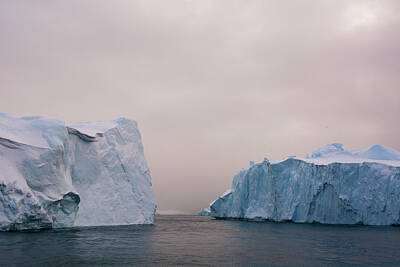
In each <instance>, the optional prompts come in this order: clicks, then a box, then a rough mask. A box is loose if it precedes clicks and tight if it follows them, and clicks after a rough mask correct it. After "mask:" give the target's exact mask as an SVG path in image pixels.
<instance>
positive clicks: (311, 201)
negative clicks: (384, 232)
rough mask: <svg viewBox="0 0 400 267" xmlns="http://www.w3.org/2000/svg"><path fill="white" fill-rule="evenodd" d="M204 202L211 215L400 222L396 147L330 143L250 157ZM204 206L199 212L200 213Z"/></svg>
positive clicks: (399, 156) (328, 221)
mask: <svg viewBox="0 0 400 267" xmlns="http://www.w3.org/2000/svg"><path fill="white" fill-rule="evenodd" d="M250 165H251V166H250V168H249V169H243V170H242V171H240V172H239V173H238V174H236V176H235V177H234V179H233V183H232V189H230V190H228V191H226V192H225V193H224V194H223V195H222V196H221V197H219V198H218V199H217V200H215V201H214V202H213V203H211V204H210V207H209V214H210V215H211V216H213V217H216V218H232V219H249V220H270V221H276V222H280V221H292V222H299V223H325V224H365V225H399V224H400V153H399V152H397V151H395V150H393V149H390V148H387V147H384V146H382V145H374V146H372V147H370V148H368V149H365V150H357V151H346V150H344V149H343V146H342V145H341V144H330V145H327V146H325V147H323V148H320V149H318V150H316V151H315V152H314V153H312V156H311V157H305V158H299V157H290V158H287V159H284V160H281V161H271V162H270V161H269V160H268V159H264V161H263V162H261V163H257V164H254V163H251V164H250ZM206 213H207V212H204V214H205V215H207V214H206Z"/></svg>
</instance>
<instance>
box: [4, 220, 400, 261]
mask: <svg viewBox="0 0 400 267" xmlns="http://www.w3.org/2000/svg"><path fill="white" fill-rule="evenodd" d="M399 241H400V228H399V227H391V226H381V227H374V226H333V225H319V224H294V223H269V222H246V221H227V220H215V219H212V218H210V217H201V216H194V215H179V216H173V215H168V216H167V215H161V216H156V221H155V224H154V225H131V226H109V227H80V228H71V229H58V230H46V231H40V232H5V233H4V232H3V233H0V255H2V256H1V257H0V266H12V265H18V266H35V265H36V266H43V265H50V266H53V265H57V266H66V265H70V266H72V265H74V266H76V265H78V266H87V265H92V266H96V265H113V264H115V265H118V266H120V265H152V266H154V265H176V264H184V265H218V266H221V265H242V266H243V265H245V266H249V265H265V264H268V265H276V266H282V265H283V266H287V265H290V266H298V265H307V266H321V265H353V264H357V265H364V266H367V265H368V266H370V265H383V264H384V265H386V266H390V265H393V266H395V265H397V266H398V265H400V253H399V251H398V247H397V245H398V242H399Z"/></svg>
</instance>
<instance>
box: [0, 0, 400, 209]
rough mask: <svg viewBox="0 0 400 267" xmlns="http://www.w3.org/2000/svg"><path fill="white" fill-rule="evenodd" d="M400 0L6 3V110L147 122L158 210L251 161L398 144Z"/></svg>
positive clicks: (202, 202) (223, 181)
mask: <svg viewBox="0 0 400 267" xmlns="http://www.w3.org/2000/svg"><path fill="white" fill-rule="evenodd" d="M399 12H400V1H397V0H393V1H391V0H386V1H367V0H365V1H357V0H354V1H344V0H343V1H337V0H332V1H317V0H315V1H264V0H263V1H261V0H260V1H257V0H255V1H236V0H219V1H215V0H214V1H211V0H201V1H200V0H197V1H196V0H192V1H188V0H186V1H184V0H170V1H162V0H159V1H154V0H150V1H149V0H146V1H121V0H116V1H106V0H96V1H95V0H92V1H89V0H87V1H78V0H72V1H59V0H55V1H13V0H3V1H1V2H0V111H1V112H6V113H9V114H12V115H16V116H24V115H41V116H46V117H52V118H58V119H61V120H64V121H66V122H68V123H72V122H78V121H88V120H105V119H107V120H108V119H115V118H118V117H128V118H131V119H135V120H137V121H138V123H139V127H140V130H141V132H142V137H143V142H144V146H145V153H146V157H147V160H148V163H149V165H150V168H151V172H152V177H153V188H154V192H155V195H156V198H157V204H158V207H159V209H160V210H168V211H171V210H178V211H183V212H187V213H195V212H197V211H199V210H200V209H201V208H204V207H206V206H207V205H208V204H209V202H210V201H212V200H214V199H215V198H216V197H217V196H218V195H219V194H221V193H222V192H224V191H225V189H227V188H229V187H230V184H231V181H232V178H233V175H234V174H235V173H236V172H237V171H239V170H240V169H241V168H243V167H247V166H248V162H249V161H250V160H255V161H261V160H262V159H263V158H264V157H268V158H272V159H279V158H282V157H284V156H287V155H299V156H302V155H305V154H307V153H311V152H312V150H314V149H316V148H318V147H320V146H322V145H325V144H327V143H332V142H340V143H344V147H345V148H346V149H361V148H366V147H368V146H370V145H372V144H376V143H379V144H383V145H386V146H389V147H392V148H394V149H397V150H400V143H399V136H400V123H399V114H400V75H399V73H400V50H399V47H400V16H398V14H399Z"/></svg>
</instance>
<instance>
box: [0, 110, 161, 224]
mask: <svg viewBox="0 0 400 267" xmlns="http://www.w3.org/2000/svg"><path fill="white" fill-rule="evenodd" d="M155 208H156V205H155V200H154V195H153V192H152V188H151V177H150V170H149V167H148V165H147V163H146V159H145V157H144V152H143V145H142V142H141V136H140V132H139V130H138V127H137V124H136V122H135V121H132V120H128V119H124V118H121V119H117V120H114V121H98V122H85V123H78V124H72V125H68V126H67V125H65V124H64V123H63V122H60V121H58V120H53V119H46V118H42V117H22V118H16V117H13V116H9V115H6V114H4V113H0V230H24V229H41V228H58V227H70V226H95V225H117V224H151V223H153V221H154V214H155Z"/></svg>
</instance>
